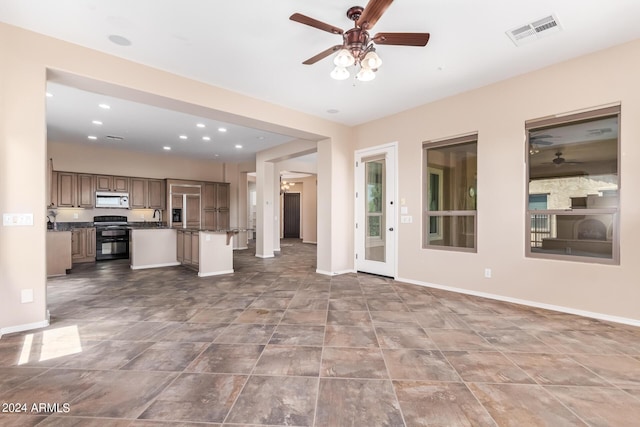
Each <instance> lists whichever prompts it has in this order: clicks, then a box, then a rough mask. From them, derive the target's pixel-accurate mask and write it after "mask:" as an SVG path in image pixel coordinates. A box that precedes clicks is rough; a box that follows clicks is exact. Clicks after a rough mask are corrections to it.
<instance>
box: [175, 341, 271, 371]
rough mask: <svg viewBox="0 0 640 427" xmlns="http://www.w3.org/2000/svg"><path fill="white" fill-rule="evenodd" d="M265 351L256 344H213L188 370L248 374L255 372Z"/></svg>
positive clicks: (261, 346)
mask: <svg viewBox="0 0 640 427" xmlns="http://www.w3.org/2000/svg"><path fill="white" fill-rule="evenodd" d="M263 349H264V346H263V345H254V344H211V345H210V346H209V347H208V348H207V349H206V350H205V351H204V352H203V353H202V354H201V355H200V356H198V358H197V359H196V360H194V361H193V362H192V363H191V364H190V365H189V367H188V368H187V369H186V370H187V371H189V372H207V373H219V374H248V373H250V372H251V371H252V370H253V367H254V366H255V364H256V362H257V361H258V358H259V357H260V354H262V350H263Z"/></svg>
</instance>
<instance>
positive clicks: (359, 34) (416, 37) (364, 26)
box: [289, 0, 429, 81]
mask: <svg viewBox="0 0 640 427" xmlns="http://www.w3.org/2000/svg"><path fill="white" fill-rule="evenodd" d="M391 3H393V0H371V1H369V3H368V4H367V6H366V7H365V8H363V7H361V6H353V7H351V8H349V10H347V17H348V18H349V19H350V20H352V21H353V22H354V27H353V28H351V29H349V30H347V31H343V30H342V29H340V28H338V27H334V26H333V25H329V24H326V23H324V22H321V21H318V20H317V19H314V18H310V17H308V16H305V15H302V14H300V13H294V14H293V15H291V16H290V17H289V19H290V20H292V21H296V22H299V23H301V24H305V25H309V26H311V27H314V28H317V29H319V30H323V31H327V32H329V33H332V34H340V35H342V44H338V45H335V46H331V47H330V48H328V49H326V50H324V51H323V52H320V53H319V54H317V55H315V56H312V57H311V58H309V59H307V60H306V61H304V62H303V64H305V65H311V64H315V63H316V62H318V61H320V60H321V59H324V58H326V57H327V56H329V55H331V54H332V53H334V52H338V51H339V53H338V55H336V57H335V58H334V61H333V62H334V64H335V65H336V68H335V69H334V70H333V71H332V72H331V77H332V78H334V79H336V80H344V79H347V78H349V71H348V70H347V67H350V66H352V65H359V66H360V71H359V72H358V74H357V75H356V78H357V79H358V80H361V81H370V80H373V79H374V78H375V72H376V71H377V70H378V68H380V65H382V60H381V59H380V57H379V56H378V55H377V54H376V49H375V47H374V44H376V45H385V44H386V45H396V46H426V44H427V42H428V41H429V33H377V34H376V35H374V36H373V37H371V36H370V35H369V30H371V28H373V26H374V25H375V24H376V22H378V19H380V17H381V16H382V14H383V13H384V12H385V11H386V10H387V8H388V7H389V6H390V5H391Z"/></svg>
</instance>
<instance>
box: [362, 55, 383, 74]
mask: <svg viewBox="0 0 640 427" xmlns="http://www.w3.org/2000/svg"><path fill="white" fill-rule="evenodd" d="M381 65H382V59H380V57H379V56H378V54H377V53H375V52H373V51H371V52H368V53H367V54H366V55H365V56H364V59H363V60H362V66H363V67H364V68H370V69H372V70H375V69H377V68H380V66H381Z"/></svg>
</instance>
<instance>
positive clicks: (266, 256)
mask: <svg viewBox="0 0 640 427" xmlns="http://www.w3.org/2000/svg"><path fill="white" fill-rule="evenodd" d="M256 257H258V258H273V257H275V255H259V254H256Z"/></svg>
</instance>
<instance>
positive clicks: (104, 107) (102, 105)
mask: <svg viewBox="0 0 640 427" xmlns="http://www.w3.org/2000/svg"><path fill="white" fill-rule="evenodd" d="M98 107H100V108H102V109H103V110H110V109H111V106H110V105H109V104H98Z"/></svg>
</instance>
